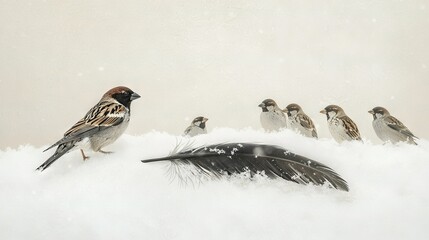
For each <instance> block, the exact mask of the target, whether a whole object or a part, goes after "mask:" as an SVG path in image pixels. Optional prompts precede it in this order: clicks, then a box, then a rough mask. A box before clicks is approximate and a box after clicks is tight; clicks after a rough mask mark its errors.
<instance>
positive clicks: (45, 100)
mask: <svg viewBox="0 0 429 240" xmlns="http://www.w3.org/2000/svg"><path fill="white" fill-rule="evenodd" d="M1 4H2V7H1V8H0V28H1V31H0V52H1V54H0V63H1V64H0V86H1V89H2V93H1V94H0V96H1V101H0V104H1V106H2V111H1V114H0V123H1V126H2V127H1V128H0V133H1V136H2V137H1V138H0V148H4V147H7V146H11V147H16V146H18V145H20V144H25V143H30V144H33V145H36V146H39V145H42V144H49V143H53V142H55V141H56V140H58V139H59V138H60V137H61V135H62V134H63V133H64V132H65V131H66V130H67V129H68V128H69V127H70V126H71V125H72V124H74V123H75V122H76V121H77V120H79V119H80V118H81V117H82V116H83V115H84V114H85V113H86V112H87V110H88V109H89V108H90V107H92V106H93V105H94V104H95V103H96V102H97V101H98V100H99V98H100V97H101V95H102V94H103V93H104V92H105V91H107V90H108V89H110V88H111V87H114V86H117V85H126V86H128V87H130V88H132V89H133V90H134V91H136V92H138V93H139V94H140V95H141V96H142V98H141V99H139V100H137V101H136V102H134V103H133V105H132V115H133V116H132V120H131V121H132V122H131V124H130V127H129V129H128V133H130V134H135V135H139V134H144V133H147V132H149V131H151V130H153V129H155V130H157V131H166V132H169V133H172V134H180V133H181V132H182V131H183V130H184V129H185V128H186V127H187V125H189V123H190V121H191V119H192V118H193V117H195V116H197V115H204V116H206V117H208V118H209V119H210V120H209V122H208V128H209V131H210V130H211V129H213V128H215V127H232V128H239V129H242V128H247V127H251V128H255V129H258V128H259V127H260V125H259V112H260V109H259V108H258V107H257V105H258V104H259V103H260V102H261V101H262V100H263V99H265V98H273V99H275V100H276V101H277V102H278V103H279V105H281V107H285V106H286V105H287V104H288V103H291V102H296V103H298V104H300V105H301V106H302V107H303V109H304V110H305V111H306V112H307V114H308V115H309V116H310V117H312V118H313V120H314V121H315V122H316V123H317V125H318V126H319V127H318V130H319V135H320V136H321V137H330V136H329V133H328V131H327V127H326V119H325V117H324V116H322V115H321V114H320V113H318V112H319V111H320V109H322V108H323V107H324V106H326V105H328V104H338V105H340V106H342V107H343V108H344V109H345V111H346V113H348V114H349V116H350V117H351V118H352V119H353V120H355V122H356V123H357V124H358V126H359V128H360V130H361V133H362V135H363V136H364V137H366V138H367V139H370V140H372V141H374V142H378V140H377V139H376V137H375V134H374V132H373V130H372V127H371V120H372V118H371V116H370V115H369V114H368V113H367V111H368V110H369V109H370V108H372V107H374V106H376V105H381V106H385V107H386V108H387V109H389V110H390V112H391V113H392V114H393V115H395V116H397V117H398V118H399V119H400V120H401V121H403V122H404V123H405V124H406V125H407V126H408V127H409V128H410V129H411V131H413V132H414V133H415V134H416V135H417V136H420V137H421V138H426V139H427V138H428V137H429V130H428V128H427V126H426V124H427V119H426V118H427V117H429V107H427V102H428V97H427V91H428V88H429V79H428V77H429V48H428V47H427V44H428V43H429V32H428V31H427V30H428V29H429V17H428V16H429V15H428V14H429V13H428V8H429V4H428V3H427V1H377V2H373V1H366V0H361V1H353V2H352V1H335V0H331V1H318V0H314V1H305V2H304V1H280V0H279V1H275V0H266V1H254V0H246V1H244V0H243V1H240V0H236V1H226V0H218V1H197V0H187V1H148V0H144V1H143V0H126V1H113V0H109V1H107V0H103V1H101V0H100V1H87V0H75V1H68V2H66V1H2V3H1Z"/></svg>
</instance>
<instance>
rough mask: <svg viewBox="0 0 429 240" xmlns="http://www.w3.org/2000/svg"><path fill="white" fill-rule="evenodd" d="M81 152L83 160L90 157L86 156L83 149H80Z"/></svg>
mask: <svg viewBox="0 0 429 240" xmlns="http://www.w3.org/2000/svg"><path fill="white" fill-rule="evenodd" d="M80 153H82V158H83V161H85V160H86V159H89V157H87V156H85V153H84V152H83V150H82V149H81V150H80Z"/></svg>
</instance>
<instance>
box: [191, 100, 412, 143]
mask: <svg viewBox="0 0 429 240" xmlns="http://www.w3.org/2000/svg"><path fill="white" fill-rule="evenodd" d="M258 106H259V107H260V108H262V112H261V117H260V120H261V125H262V127H263V128H264V129H265V130H266V131H269V132H272V131H280V130H282V129H285V128H290V129H292V130H293V131H296V132H298V133H300V134H302V135H304V136H306V137H313V138H318V136H317V131H316V127H315V126H314V123H313V121H312V120H311V118H310V117H309V116H308V115H307V114H305V112H304V111H303V110H302V108H301V107H300V106H299V105H298V104H295V103H292V104H289V105H288V106H287V107H286V108H285V109H283V110H282V109H281V108H280V107H279V106H278V105H277V103H276V102H275V101H274V100H272V99H265V100H264V101H263V102H262V103H261V104H259V105H258ZM320 113H322V114H325V115H326V118H327V121H328V128H329V131H330V133H331V135H332V137H333V138H334V139H335V141H337V142H338V143H341V142H343V141H362V138H361V136H360V133H359V129H358V127H357V125H356V123H354V122H353V120H352V119H351V118H350V117H348V116H347V114H346V113H345V112H344V110H343V109H342V108H341V107H339V106H337V105H329V106H326V107H325V108H324V109H322V110H321V111H320ZM368 113H370V114H371V115H372V116H373V118H374V120H373V121H372V126H373V128H374V131H375V133H376V134H377V136H378V137H379V138H380V139H381V140H382V141H383V142H391V143H398V142H406V143H410V144H415V145H417V143H416V139H418V138H417V137H416V136H415V135H414V134H413V133H412V132H411V131H410V130H409V129H408V128H407V127H406V126H405V125H404V124H403V123H402V122H401V121H399V120H398V119H397V118H395V117H394V116H392V115H390V113H389V111H387V109H385V108H383V107H375V108H373V109H371V110H369V111H368ZM207 120H208V119H207V118H204V117H197V118H195V119H194V120H193V121H192V123H191V126H189V127H188V128H187V129H186V131H185V135H188V136H195V135H198V134H203V133H207V130H206V121H207Z"/></svg>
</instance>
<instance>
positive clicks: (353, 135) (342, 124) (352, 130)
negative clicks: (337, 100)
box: [320, 105, 362, 143]
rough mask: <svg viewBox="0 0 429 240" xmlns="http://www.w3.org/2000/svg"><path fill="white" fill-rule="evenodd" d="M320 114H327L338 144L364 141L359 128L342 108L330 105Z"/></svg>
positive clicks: (330, 127) (329, 125) (331, 130)
mask: <svg viewBox="0 0 429 240" xmlns="http://www.w3.org/2000/svg"><path fill="white" fill-rule="evenodd" d="M320 113H322V114H326V118H327V120H328V128H329V131H330V132H331V135H332V137H333V138H334V139H335V141H337V142H338V143H341V142H343V141H353V140H358V141H362V138H361V137H360V133H359V129H358V127H357V126H356V124H355V123H354V122H353V121H352V120H351V119H350V118H349V117H348V116H347V115H346V113H345V112H344V110H343V109H342V108H341V107H339V106H337V105H329V106H327V107H325V108H324V109H322V110H321V111H320Z"/></svg>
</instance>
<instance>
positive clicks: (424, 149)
mask: <svg viewBox="0 0 429 240" xmlns="http://www.w3.org/2000/svg"><path fill="white" fill-rule="evenodd" d="M185 140H187V139H186V138H183V137H180V136H173V135H169V134H167V133H162V132H155V131H154V132H150V133H147V134H144V135H142V136H130V135H124V136H122V137H121V138H120V139H119V140H118V141H117V142H115V143H114V144H112V145H111V146H109V147H107V148H106V149H105V150H109V151H114V153H113V154H109V155H104V154H101V153H89V152H88V154H89V155H90V156H91V158H90V159H89V160H87V161H85V162H84V161H82V159H81V156H80V152H79V151H74V152H71V153H68V154H66V155H65V156H63V157H62V158H60V159H59V160H58V161H57V162H55V163H54V164H53V165H51V166H50V167H49V168H48V169H47V170H45V171H44V172H38V171H35V169H36V167H38V166H39V165H40V164H41V163H42V162H43V161H44V160H46V159H47V158H48V157H49V156H50V154H52V153H53V151H48V152H45V153H43V152H42V151H43V150H44V149H45V147H47V146H48V145H46V146H43V147H42V148H36V147H33V146H28V145H27V146H21V147H19V148H18V149H6V150H3V151H0V194H1V197H0V204H1V206H2V208H1V210H0V239H73V240H75V239H428V237H429V207H428V203H429V188H428V186H427V183H428V182H429V174H428V169H429V141H427V140H420V141H419V145H418V146H413V145H407V144H399V145H392V144H386V145H376V144H373V143H371V142H369V141H365V143H363V144H362V143H358V142H353V143H350V142H348V143H343V144H337V143H336V142H334V140H332V139H320V140H316V139H310V138H305V137H303V136H299V135H296V134H295V133H293V132H290V131H288V130H286V131H283V132H280V133H264V132H262V131H256V130H252V129H243V130H233V129H229V128H217V129H214V130H213V131H212V132H210V133H209V134H207V135H203V136H198V137H195V138H192V139H191V140H190V141H192V142H193V144H194V145H195V146H200V145H202V144H205V143H206V144H209V143H221V142H222V143H224V142H259V143H270V144H275V145H279V146H283V147H285V148H287V149H288V150H290V151H292V152H295V153H297V154H301V155H303V156H306V157H309V158H311V159H313V160H316V161H319V162H322V163H324V164H326V165H328V166H330V167H331V168H333V169H334V170H335V171H337V172H338V173H339V174H340V175H341V176H342V177H343V178H344V179H346V180H347V181H348V183H349V187H350V192H342V191H338V190H334V189H329V188H327V187H324V186H304V185H298V184H295V183H291V182H286V181H283V180H269V179H266V178H264V177H262V176H261V177H258V178H257V179H252V180H250V179H248V178H247V177H246V176H241V175H240V176H236V177H233V178H231V179H225V180H217V181H205V182H203V183H199V182H198V180H196V181H194V183H187V184H184V183H181V182H180V181H178V180H177V179H173V180H172V179H171V177H170V176H169V174H168V166H169V163H168V162H158V163H146V164H144V163H141V162H140V160H142V159H147V158H151V157H161V156H165V155H167V154H169V152H170V151H171V150H172V149H173V148H174V147H175V145H176V143H177V142H178V141H182V142H185Z"/></svg>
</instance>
